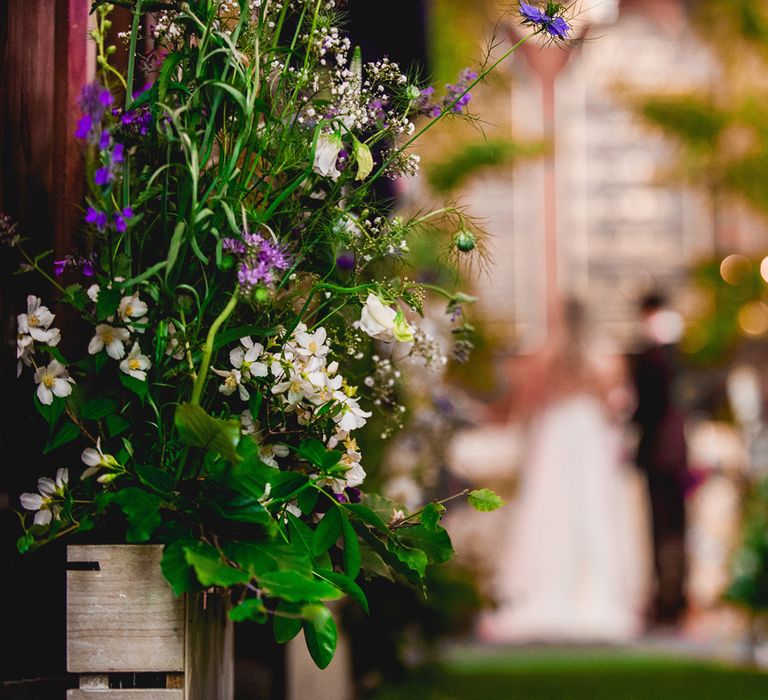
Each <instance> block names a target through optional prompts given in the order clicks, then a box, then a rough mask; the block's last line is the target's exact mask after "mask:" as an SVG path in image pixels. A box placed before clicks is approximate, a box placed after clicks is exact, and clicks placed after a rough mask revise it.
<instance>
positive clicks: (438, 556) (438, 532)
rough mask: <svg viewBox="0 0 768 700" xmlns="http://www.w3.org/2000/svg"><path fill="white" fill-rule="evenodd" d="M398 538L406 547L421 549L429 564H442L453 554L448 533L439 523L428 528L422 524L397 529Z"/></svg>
mask: <svg viewBox="0 0 768 700" xmlns="http://www.w3.org/2000/svg"><path fill="white" fill-rule="evenodd" d="M398 534H399V535H400V536H399V538H398V539H399V540H400V542H401V543H402V544H404V545H406V546H407V547H411V548H414V549H416V550H419V549H420V550H422V551H423V552H424V553H425V554H426V555H427V558H428V559H429V561H430V563H431V564H443V563H445V562H447V561H448V560H449V559H450V558H451V557H452V556H453V545H452V544H451V538H450V537H449V536H448V533H447V532H446V531H445V529H443V528H442V527H440V526H439V525H438V526H437V527H436V528H435V529H434V530H428V529H427V528H426V527H424V526H423V525H416V526H414V527H404V528H402V529H400V530H398Z"/></svg>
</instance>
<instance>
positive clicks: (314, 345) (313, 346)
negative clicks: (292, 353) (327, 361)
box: [309, 340, 317, 353]
mask: <svg viewBox="0 0 768 700" xmlns="http://www.w3.org/2000/svg"><path fill="white" fill-rule="evenodd" d="M309 351H310V352H311V353H315V352H317V343H316V342H315V341H314V340H310V341H309Z"/></svg>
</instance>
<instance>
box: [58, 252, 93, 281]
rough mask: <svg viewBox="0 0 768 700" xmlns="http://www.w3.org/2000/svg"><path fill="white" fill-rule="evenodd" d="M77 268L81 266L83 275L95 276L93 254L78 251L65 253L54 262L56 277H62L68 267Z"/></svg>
mask: <svg viewBox="0 0 768 700" xmlns="http://www.w3.org/2000/svg"><path fill="white" fill-rule="evenodd" d="M68 267H69V268H73V269H76V268H78V267H81V268H82V270H83V275H85V276H86V277H93V257H92V256H91V255H88V256H83V255H79V254H78V253H77V252H75V253H72V254H70V255H65V256H64V257H63V258H62V259H61V260H55V261H54V263H53V273H54V274H55V275H56V277H61V275H63V274H64V271H65V270H66V269H67V268H68Z"/></svg>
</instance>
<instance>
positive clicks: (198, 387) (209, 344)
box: [190, 289, 239, 406]
mask: <svg viewBox="0 0 768 700" xmlns="http://www.w3.org/2000/svg"><path fill="white" fill-rule="evenodd" d="M238 294H239V292H238V290H237V289H236V290H235V291H234V292H232V296H231V297H230V298H229V301H228V302H227V305H226V306H225V307H224V309H223V310H222V312H221V313H220V314H219V315H218V316H217V317H216V320H215V321H214V322H213V323H212V324H211V328H210V330H209V331H208V336H207V337H206V339H205V346H204V347H203V357H202V359H201V360H200V369H199V371H198V373H197V379H195V384H194V386H193V387H192V399H191V400H190V403H192V404H193V405H195V406H199V405H200V396H201V395H202V393H203V387H204V386H205V379H206V376H207V375H208V367H209V365H210V364H211V356H212V355H213V343H214V341H215V340H216V334H217V333H218V332H219V328H220V327H221V324H222V323H224V321H226V320H227V319H228V318H229V316H230V314H231V313H232V312H233V311H234V310H235V307H236V306H237V300H238Z"/></svg>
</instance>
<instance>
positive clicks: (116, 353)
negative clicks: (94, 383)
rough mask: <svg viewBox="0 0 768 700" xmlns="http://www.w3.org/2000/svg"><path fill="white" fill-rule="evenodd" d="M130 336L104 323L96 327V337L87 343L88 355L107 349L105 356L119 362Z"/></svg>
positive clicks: (122, 330)
mask: <svg viewBox="0 0 768 700" xmlns="http://www.w3.org/2000/svg"><path fill="white" fill-rule="evenodd" d="M130 337H131V334H130V333H129V332H128V330H127V329H125V328H114V327H112V326H108V325H107V324H106V323H100V324H99V325H98V326H96V335H94V336H93V338H91V342H90V343H88V354H90V355H95V354H96V353H97V352H101V351H102V350H103V349H104V348H105V347H106V348H107V355H109V356H110V357H111V358H112V359H113V360H121V359H122V358H123V356H124V355H125V346H124V345H123V343H126V342H128V340H129V338H130Z"/></svg>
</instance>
